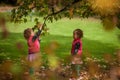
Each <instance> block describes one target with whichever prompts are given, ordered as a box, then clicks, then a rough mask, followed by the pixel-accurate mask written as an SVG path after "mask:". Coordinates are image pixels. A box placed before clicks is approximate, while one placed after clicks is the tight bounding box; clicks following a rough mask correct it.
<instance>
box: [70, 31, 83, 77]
mask: <svg viewBox="0 0 120 80" xmlns="http://www.w3.org/2000/svg"><path fill="white" fill-rule="evenodd" d="M82 37H83V31H82V30H81V29H75V30H74V31H73V39H74V40H73V42H72V48H71V55H72V68H74V69H73V70H74V71H75V72H77V75H78V76H79V75H80V73H79V72H80V64H81V63H82V61H81V56H82V40H81V38H82Z"/></svg>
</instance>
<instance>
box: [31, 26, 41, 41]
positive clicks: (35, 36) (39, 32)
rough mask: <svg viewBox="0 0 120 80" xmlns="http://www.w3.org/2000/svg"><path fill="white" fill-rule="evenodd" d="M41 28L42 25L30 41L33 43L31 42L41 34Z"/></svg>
mask: <svg viewBox="0 0 120 80" xmlns="http://www.w3.org/2000/svg"><path fill="white" fill-rule="evenodd" d="M42 27H43V25H41V26H40V27H39V29H38V32H37V33H36V34H35V35H34V36H33V38H32V41H33V42H34V41H35V40H36V39H37V38H38V37H39V36H40V34H41V32H42Z"/></svg>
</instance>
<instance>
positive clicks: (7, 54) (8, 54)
mask: <svg viewBox="0 0 120 80" xmlns="http://www.w3.org/2000/svg"><path fill="white" fill-rule="evenodd" d="M0 37H1V35H0ZM51 41H57V42H58V43H59V44H60V46H59V48H58V50H57V51H56V54H57V56H58V57H61V58H64V57H65V56H67V55H70V49H71V43H72V37H68V36H59V35H46V36H42V38H41V52H44V47H45V46H47V45H48V44H49V43H50V42H51ZM17 43H19V44H18V45H17ZM16 45H17V46H16ZM20 48H22V49H20ZM116 48H117V47H116V46H115V45H113V44H106V43H101V42H99V41H95V40H89V39H87V38H83V54H84V51H86V50H87V51H89V52H90V53H91V54H92V55H94V56H95V57H100V56H102V55H103V54H105V53H114V52H115V50H116ZM21 55H27V43H26V40H25V39H24V37H23V34H21V33H10V34H9V36H8V38H7V39H0V60H2V59H6V58H11V59H16V58H19V57H20V56H21Z"/></svg>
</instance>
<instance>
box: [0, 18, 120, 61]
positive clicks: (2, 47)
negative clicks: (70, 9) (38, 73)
mask: <svg viewBox="0 0 120 80" xmlns="http://www.w3.org/2000/svg"><path fill="white" fill-rule="evenodd" d="M33 25H34V22H27V23H21V24H13V23H8V24H7V27H8V29H9V31H10V34H9V37H8V38H7V39H0V53H1V54H0V58H6V57H10V58H12V59H16V58H18V57H20V56H22V55H27V43H26V40H25V39H24V37H23V31H24V29H26V28H28V27H32V26H33ZM47 26H48V28H49V29H50V30H49V33H50V34H49V35H46V36H42V37H41V52H44V47H45V46H46V45H48V44H49V43H50V42H51V41H57V42H58V43H59V44H60V46H59V48H58V50H57V51H56V54H57V56H59V57H65V56H66V55H70V49H71V43H72V40H73V39H72V32H73V30H74V29H76V28H80V29H82V30H83V32H84V37H83V39H82V41H83V54H84V52H86V51H88V52H90V54H92V55H93V56H95V57H102V55H103V54H105V53H110V54H113V53H114V52H115V51H116V49H118V48H120V45H119V44H120V42H119V39H118V35H119V33H120V30H119V29H117V28H115V29H114V30H113V31H109V32H108V31H105V30H104V29H103V27H102V24H101V22H100V21H99V20H96V19H78V18H76V19H71V20H69V19H66V18H64V19H61V20H58V21H54V22H53V23H47ZM18 42H20V43H21V44H23V46H24V47H23V49H22V50H19V49H18V48H16V43H18Z"/></svg>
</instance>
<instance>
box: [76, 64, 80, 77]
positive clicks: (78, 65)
mask: <svg viewBox="0 0 120 80" xmlns="http://www.w3.org/2000/svg"><path fill="white" fill-rule="evenodd" d="M76 72H77V76H80V64H76Z"/></svg>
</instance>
